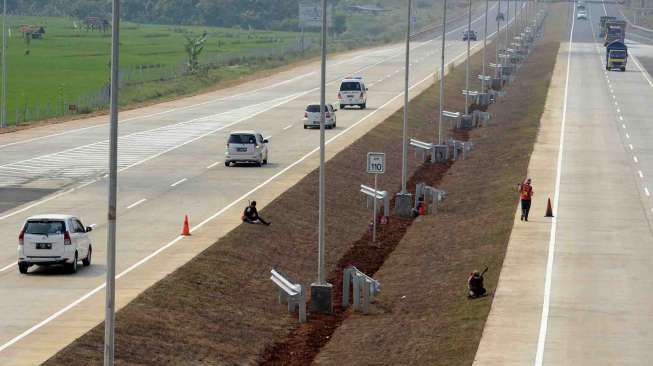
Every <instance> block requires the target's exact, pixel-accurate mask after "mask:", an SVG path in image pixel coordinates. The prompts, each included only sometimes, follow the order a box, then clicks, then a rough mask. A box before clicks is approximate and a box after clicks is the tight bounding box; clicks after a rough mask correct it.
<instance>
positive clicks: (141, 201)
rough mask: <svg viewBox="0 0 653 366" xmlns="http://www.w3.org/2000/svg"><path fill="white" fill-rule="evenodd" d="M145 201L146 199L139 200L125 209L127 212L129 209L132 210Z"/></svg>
mask: <svg viewBox="0 0 653 366" xmlns="http://www.w3.org/2000/svg"><path fill="white" fill-rule="evenodd" d="M145 201H147V198H143V199H141V200H138V201H136V202H134V203H132V204H131V205H129V206H127V209H128V210H129V209H131V208H134V207H136V206H138V205H140V204H141V203H143V202H145Z"/></svg>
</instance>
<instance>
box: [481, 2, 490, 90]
mask: <svg viewBox="0 0 653 366" xmlns="http://www.w3.org/2000/svg"><path fill="white" fill-rule="evenodd" d="M488 10H490V0H485V26H484V29H483V72H482V74H483V76H481V93H485V67H486V66H485V65H486V63H487V62H486V59H485V56H486V54H487V17H488V14H487V12H488Z"/></svg>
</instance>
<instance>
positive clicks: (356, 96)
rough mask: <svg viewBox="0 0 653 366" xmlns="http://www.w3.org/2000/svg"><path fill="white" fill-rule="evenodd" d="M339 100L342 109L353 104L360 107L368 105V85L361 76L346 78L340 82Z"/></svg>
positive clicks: (363, 107)
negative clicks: (366, 85)
mask: <svg viewBox="0 0 653 366" xmlns="http://www.w3.org/2000/svg"><path fill="white" fill-rule="evenodd" d="M338 102H339V103H340V109H345V107H347V106H353V105H357V106H359V107H360V109H365V108H366V107H367V87H365V82H364V81H363V78H362V77H361V76H355V77H351V78H346V79H344V80H342V81H341V82H340V91H339V92H338Z"/></svg>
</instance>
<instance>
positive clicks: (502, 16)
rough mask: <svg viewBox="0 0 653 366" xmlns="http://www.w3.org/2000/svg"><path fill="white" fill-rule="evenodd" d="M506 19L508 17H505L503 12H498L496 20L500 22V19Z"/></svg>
mask: <svg viewBox="0 0 653 366" xmlns="http://www.w3.org/2000/svg"><path fill="white" fill-rule="evenodd" d="M504 20H506V18H505V16H504V15H503V13H498V14H497V17H496V21H497V22H499V21H501V22H503V21H504Z"/></svg>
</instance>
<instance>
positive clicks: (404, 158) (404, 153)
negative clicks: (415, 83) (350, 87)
mask: <svg viewBox="0 0 653 366" xmlns="http://www.w3.org/2000/svg"><path fill="white" fill-rule="evenodd" d="M411 8H412V0H408V29H407V30H406V65H405V67H406V69H405V72H404V76H405V77H404V121H403V122H404V124H403V128H402V134H403V136H402V145H401V194H402V195H405V194H407V193H408V189H407V184H408V169H407V166H408V88H409V86H408V85H409V82H410V28H411V27H410V21H411V15H412V9H411Z"/></svg>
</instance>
